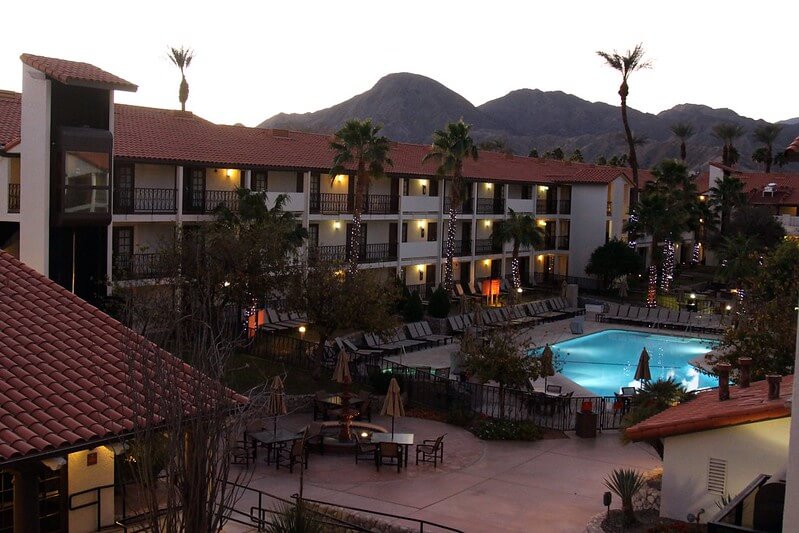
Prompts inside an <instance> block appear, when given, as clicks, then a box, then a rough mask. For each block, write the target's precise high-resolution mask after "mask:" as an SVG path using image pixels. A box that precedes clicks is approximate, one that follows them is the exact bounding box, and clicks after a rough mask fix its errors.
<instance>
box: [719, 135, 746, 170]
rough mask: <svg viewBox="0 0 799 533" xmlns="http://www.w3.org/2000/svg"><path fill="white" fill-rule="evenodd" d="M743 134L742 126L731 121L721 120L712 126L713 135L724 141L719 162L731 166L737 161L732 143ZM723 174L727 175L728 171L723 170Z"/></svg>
mask: <svg viewBox="0 0 799 533" xmlns="http://www.w3.org/2000/svg"><path fill="white" fill-rule="evenodd" d="M743 134H744V128H743V126H740V125H738V124H733V123H731V122H722V123H721V124H716V125H715V126H713V136H714V137H715V138H716V139H718V140H720V141H721V142H722V143H724V147H723V148H722V150H721V163H722V164H723V165H725V166H728V167H731V166H732V165H734V164H735V163H736V162H737V161H738V150H736V149H735V146H733V143H734V142H735V141H736V140H738V139H739V138H741V137H742V136H743ZM724 175H725V176H727V175H729V171H728V170H725V171H724Z"/></svg>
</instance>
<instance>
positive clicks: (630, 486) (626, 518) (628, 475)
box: [605, 468, 646, 527]
mask: <svg viewBox="0 0 799 533" xmlns="http://www.w3.org/2000/svg"><path fill="white" fill-rule="evenodd" d="M645 483H646V480H645V479H644V476H643V474H641V473H640V472H636V471H635V470H633V469H626V468H617V469H616V470H614V471H613V473H612V474H611V475H610V477H609V478H607V479H605V486H606V487H607V488H608V489H610V490H611V491H613V493H614V494H615V495H616V496H618V497H619V498H621V512H622V526H624V527H627V526H631V525H633V524H635V522H636V519H635V513H634V512H633V496H635V495H636V493H637V492H638V491H639V490H641V489H642V488H644V484H645Z"/></svg>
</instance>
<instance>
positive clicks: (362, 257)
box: [309, 243, 397, 263]
mask: <svg viewBox="0 0 799 533" xmlns="http://www.w3.org/2000/svg"><path fill="white" fill-rule="evenodd" d="M351 253H352V250H351V249H350V247H348V246H347V245H340V246H317V247H315V248H311V249H310V250H309V255H310V256H311V257H314V258H317V259H319V260H322V261H341V262H344V261H349V260H350V257H351ZM396 260H397V244H396V243H373V244H366V245H364V246H362V247H361V251H360V253H359V254H358V262H359V263H384V262H389V261H396Z"/></svg>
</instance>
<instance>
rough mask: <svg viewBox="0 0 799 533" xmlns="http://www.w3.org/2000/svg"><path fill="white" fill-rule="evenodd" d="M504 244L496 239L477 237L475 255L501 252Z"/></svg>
mask: <svg viewBox="0 0 799 533" xmlns="http://www.w3.org/2000/svg"><path fill="white" fill-rule="evenodd" d="M501 253H502V245H501V244H500V243H496V242H494V239H476V240H475V241H474V255H485V254H501Z"/></svg>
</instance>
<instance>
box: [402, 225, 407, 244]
mask: <svg viewBox="0 0 799 533" xmlns="http://www.w3.org/2000/svg"><path fill="white" fill-rule="evenodd" d="M402 242H408V223H407V222H403V223H402Z"/></svg>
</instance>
